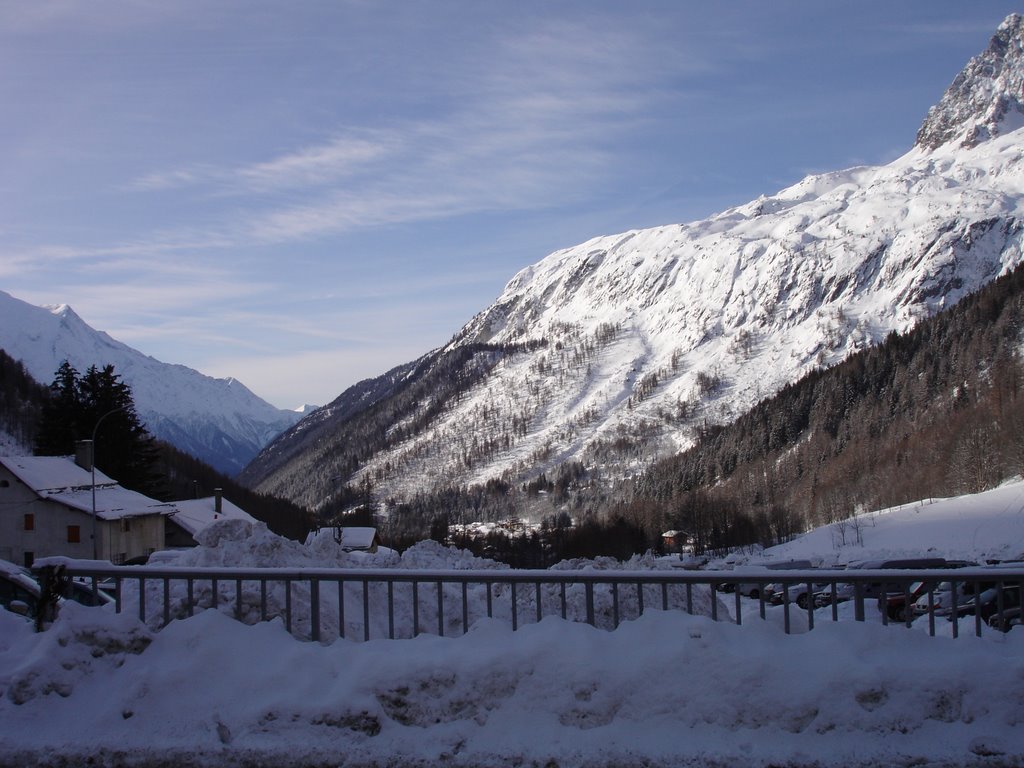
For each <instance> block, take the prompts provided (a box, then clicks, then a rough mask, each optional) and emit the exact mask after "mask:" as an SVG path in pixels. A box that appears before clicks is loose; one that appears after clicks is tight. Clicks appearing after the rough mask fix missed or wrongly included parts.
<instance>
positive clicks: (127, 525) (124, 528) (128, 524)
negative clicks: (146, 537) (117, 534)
mask: <svg viewBox="0 0 1024 768" xmlns="http://www.w3.org/2000/svg"><path fill="white" fill-rule="evenodd" d="M131 529H132V521H131V520H130V519H129V518H127V517H122V518H121V533H128V532H129V531H131Z"/></svg>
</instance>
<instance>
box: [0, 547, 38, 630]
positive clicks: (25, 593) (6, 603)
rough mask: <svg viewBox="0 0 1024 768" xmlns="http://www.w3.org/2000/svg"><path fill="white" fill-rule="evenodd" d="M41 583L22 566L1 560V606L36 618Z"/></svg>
mask: <svg viewBox="0 0 1024 768" xmlns="http://www.w3.org/2000/svg"><path fill="white" fill-rule="evenodd" d="M40 594H41V591H40V589H39V583H38V582H37V581H36V580H35V579H33V578H32V576H31V575H30V574H29V573H28V572H27V571H26V570H25V569H24V568H22V567H21V566H20V565H15V564H14V563H9V562H7V561H6V560H0V606H2V607H3V608H5V609H6V610H8V611H12V612H14V613H20V614H21V615H22V616H27V617H29V618H34V617H35V615H36V613H37V612H38V610H39V601H40Z"/></svg>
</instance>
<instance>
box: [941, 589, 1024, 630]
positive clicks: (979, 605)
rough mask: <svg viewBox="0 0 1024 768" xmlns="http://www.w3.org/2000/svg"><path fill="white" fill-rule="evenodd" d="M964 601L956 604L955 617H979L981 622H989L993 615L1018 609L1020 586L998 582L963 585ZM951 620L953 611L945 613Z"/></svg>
mask: <svg viewBox="0 0 1024 768" xmlns="http://www.w3.org/2000/svg"><path fill="white" fill-rule="evenodd" d="M964 591H965V595H966V597H965V599H964V601H963V603H959V602H958V603H957V606H956V615H957V616H974V615H975V614H976V613H977V614H980V615H981V619H982V621H985V622H987V621H989V620H990V619H991V618H992V617H993V616H994V615H995V614H997V613H1004V612H1006V611H1007V610H1009V609H1011V608H1018V607H1020V585H1019V584H1016V583H1012V584H1006V583H1003V582H1000V581H981V582H976V583H968V584H966V585H965V589H964ZM946 613H947V615H948V618H949V619H950V620H952V618H953V610H952V608H950V610H949V611H947V612H946Z"/></svg>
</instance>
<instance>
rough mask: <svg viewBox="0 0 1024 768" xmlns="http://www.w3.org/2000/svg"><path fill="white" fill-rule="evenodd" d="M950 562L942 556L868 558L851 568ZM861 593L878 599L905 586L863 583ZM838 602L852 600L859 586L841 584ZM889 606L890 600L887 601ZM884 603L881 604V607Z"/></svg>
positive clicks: (933, 565)
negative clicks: (899, 558) (893, 558)
mask: <svg viewBox="0 0 1024 768" xmlns="http://www.w3.org/2000/svg"><path fill="white" fill-rule="evenodd" d="M949 567H950V563H949V561H947V560H946V559H945V558H942V557H919V558H907V559H901V560H866V561H864V562H860V563H855V564H851V565H850V566H848V568H849V570H851V571H853V570H930V569H933V568H949ZM860 590H861V594H862V595H863V596H864V597H865V598H871V599H878V598H879V597H882V596H883V595H888V594H894V595H895V594H896V593H902V592H903V587H902V585H901V584H899V583H898V582H891V583H888V584H886V583H884V582H881V581H874V582H867V583H861V585H860ZM836 593H837V594H836V600H837V602H843V601H844V600H852V599H853V598H854V596H855V595H856V594H857V587H856V585H855V584H854V583H853V582H850V583H847V584H840V585H839V586H838V589H837V590H836ZM885 605H886V606H888V602H887V601H886V603H885ZM881 607H882V605H880V606H879V609H881Z"/></svg>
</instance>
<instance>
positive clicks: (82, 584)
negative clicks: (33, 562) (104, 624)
mask: <svg viewBox="0 0 1024 768" xmlns="http://www.w3.org/2000/svg"><path fill="white" fill-rule="evenodd" d="M62 599H66V600H74V601H75V602H76V603H81V604H82V605H86V606H90V607H92V606H101V605H110V604H112V603H113V602H114V598H113V597H112V596H111V595H110V594H109V593H107V592H106V591H104V590H102V589H97V590H96V591H95V593H94V592H93V589H92V582H91V581H86V580H82V579H72V580H71V584H70V586H69V587H68V593H67V594H66V595H65V596H64V598H62ZM41 601H42V588H41V587H40V585H39V582H38V581H37V580H36V578H35V576H34V575H33V574H32V572H31V571H30V570H28V569H27V568H23V567H22V566H20V565H16V564H14V563H11V562H9V561H7V560H0V606H3V607H4V608H6V609H7V610H12V611H14V612H15V613H20V614H22V615H24V616H28V617H29V618H35V616H36V614H37V613H38V611H39V605H40V602H41Z"/></svg>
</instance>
